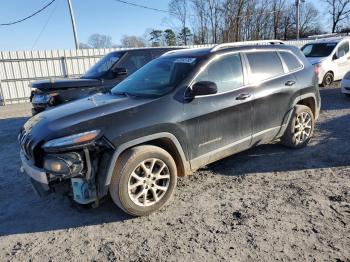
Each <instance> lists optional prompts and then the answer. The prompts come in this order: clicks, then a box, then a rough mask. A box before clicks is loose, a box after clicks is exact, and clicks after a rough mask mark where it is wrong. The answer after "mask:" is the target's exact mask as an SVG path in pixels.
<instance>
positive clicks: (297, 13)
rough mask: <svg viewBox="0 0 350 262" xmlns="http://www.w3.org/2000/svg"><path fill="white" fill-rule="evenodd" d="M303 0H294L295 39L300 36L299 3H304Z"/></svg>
mask: <svg viewBox="0 0 350 262" xmlns="http://www.w3.org/2000/svg"><path fill="white" fill-rule="evenodd" d="M304 2H305V0H295V7H296V19H297V21H296V24H297V39H298V40H299V36H300V5H301V3H304Z"/></svg>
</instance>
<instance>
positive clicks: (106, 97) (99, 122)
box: [23, 94, 154, 143]
mask: <svg viewBox="0 0 350 262" xmlns="http://www.w3.org/2000/svg"><path fill="white" fill-rule="evenodd" d="M153 100H154V99H151V98H136V97H133V98H131V97H126V96H117V95H112V94H96V95H93V96H90V97H87V98H83V99H79V100H76V101H73V102H70V103H67V104H64V105H62V106H58V107H55V108H53V109H50V110H46V111H44V112H42V113H40V114H37V115H35V116H34V117H32V118H30V119H29V120H28V121H27V122H26V123H25V124H24V127H23V128H24V129H25V131H26V133H30V136H31V137H32V139H34V140H35V143H39V142H41V141H43V140H44V141H49V140H51V139H54V138H58V137H63V136H67V135H72V134H77V133H81V132H86V131H91V130H96V129H99V130H101V131H102V133H103V134H106V133H108V130H109V128H111V127H112V126H111V125H113V127H114V128H115V126H117V125H122V124H123V123H119V121H118V123H116V122H115V119H121V121H126V120H127V119H130V118H131V117H133V115H134V114H137V113H138V112H139V110H140V108H141V107H142V105H143V104H147V103H150V102H152V101H153ZM116 115H117V116H118V117H116Z"/></svg>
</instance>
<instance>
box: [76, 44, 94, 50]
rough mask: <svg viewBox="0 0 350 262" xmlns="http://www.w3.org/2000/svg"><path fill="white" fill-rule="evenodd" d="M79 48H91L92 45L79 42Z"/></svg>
mask: <svg viewBox="0 0 350 262" xmlns="http://www.w3.org/2000/svg"><path fill="white" fill-rule="evenodd" d="M79 48H80V49H89V48H91V46H89V45H88V44H85V43H79Z"/></svg>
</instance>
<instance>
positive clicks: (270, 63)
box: [246, 52, 284, 82]
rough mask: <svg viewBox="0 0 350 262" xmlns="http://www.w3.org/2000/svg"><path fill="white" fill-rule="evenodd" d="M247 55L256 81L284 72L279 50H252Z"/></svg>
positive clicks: (252, 77) (253, 78)
mask: <svg viewBox="0 0 350 262" xmlns="http://www.w3.org/2000/svg"><path fill="white" fill-rule="evenodd" d="M246 55H247V58H248V61H249V66H250V70H251V73H252V76H251V79H252V80H253V81H254V82H260V81H263V80H266V79H269V78H272V77H276V76H279V75H283V74H284V70H283V66H282V62H281V59H280V58H279V56H278V54H277V52H251V53H246Z"/></svg>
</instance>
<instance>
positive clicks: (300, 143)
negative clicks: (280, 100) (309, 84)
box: [281, 105, 315, 148]
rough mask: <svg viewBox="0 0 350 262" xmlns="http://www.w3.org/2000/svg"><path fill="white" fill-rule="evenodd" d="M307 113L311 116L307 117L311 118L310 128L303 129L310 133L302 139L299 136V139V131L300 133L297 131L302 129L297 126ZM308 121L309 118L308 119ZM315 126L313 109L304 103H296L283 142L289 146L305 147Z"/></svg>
mask: <svg viewBox="0 0 350 262" xmlns="http://www.w3.org/2000/svg"><path fill="white" fill-rule="evenodd" d="M306 115H308V116H309V118H307V119H310V124H309V125H310V128H304V127H302V129H303V130H304V131H305V132H306V133H307V134H309V135H308V136H306V135H305V136H304V138H305V139H301V137H300V136H299V139H298V135H297V133H299V132H297V131H300V129H298V127H297V126H298V121H300V119H301V118H302V117H303V116H306ZM298 117H299V118H298ZM306 121H308V120H306ZM309 125H308V126H309ZM314 126H315V118H314V115H313V113H312V111H311V109H310V108H309V107H307V106H304V105H296V106H295V107H294V110H293V113H292V116H291V118H290V120H289V123H288V126H287V129H286V131H285V132H284V134H283V136H282V138H281V144H282V145H285V146H287V147H290V148H303V147H305V146H306V145H307V144H308V143H309V141H310V139H311V137H312V135H313V132H314ZM303 135H304V134H303Z"/></svg>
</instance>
